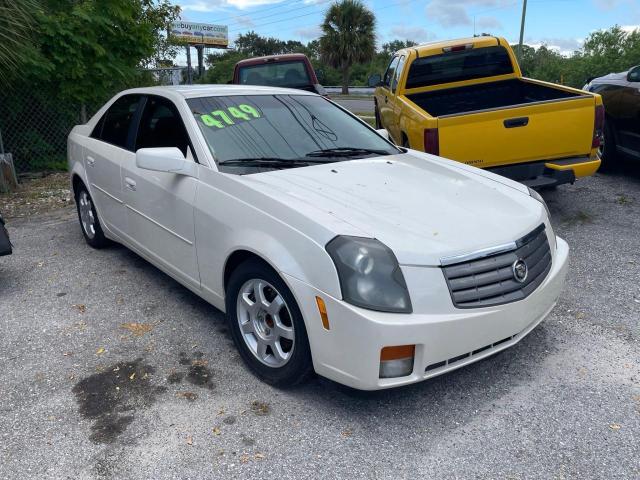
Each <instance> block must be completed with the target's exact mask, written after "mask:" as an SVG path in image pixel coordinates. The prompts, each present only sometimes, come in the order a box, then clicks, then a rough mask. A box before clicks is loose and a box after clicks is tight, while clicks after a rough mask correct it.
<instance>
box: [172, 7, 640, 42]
mask: <svg viewBox="0 0 640 480" xmlns="http://www.w3.org/2000/svg"><path fill="white" fill-rule="evenodd" d="M331 1H332V0H174V3H175V4H177V5H180V7H181V8H182V19H183V20H186V21H191V22H201V23H214V24H220V25H228V28H229V39H230V41H233V39H234V38H235V37H237V35H238V34H241V33H246V32H247V31H250V30H254V31H255V32H257V33H258V34H260V35H263V36H271V37H277V38H280V39H282V40H299V41H301V42H303V43H306V42H308V41H310V40H313V39H315V38H318V37H319V35H320V29H319V24H320V23H321V22H322V19H323V13H324V12H325V10H326V9H327V7H328V6H329V5H330V3H331ZM364 3H365V5H366V6H367V7H368V8H369V9H371V10H372V11H373V12H374V14H375V16H376V21H377V26H376V36H377V43H378V46H380V45H382V44H383V43H385V42H387V41H389V40H393V39H401V40H405V39H410V40H414V41H416V42H426V41H432V40H444V39H451V38H458V37H466V36H471V35H473V34H474V32H475V33H478V34H479V33H490V34H493V35H498V36H503V37H506V38H507V39H508V40H509V41H511V42H512V43H516V42H517V40H518V37H519V32H520V19H521V15H522V0H364ZM616 24H617V25H620V26H623V27H626V28H628V29H632V28H636V27H638V28H640V0H528V3H527V16H526V26H525V42H526V43H527V44H529V45H533V46H538V45H541V44H547V45H549V46H551V47H554V48H556V49H558V50H559V51H561V52H562V53H564V54H568V53H570V52H572V51H574V50H575V49H577V48H579V47H580V45H581V42H582V40H583V39H584V38H585V37H586V36H587V35H588V34H589V32H592V31H595V30H598V29H606V28H609V27H611V26H613V25H616Z"/></svg>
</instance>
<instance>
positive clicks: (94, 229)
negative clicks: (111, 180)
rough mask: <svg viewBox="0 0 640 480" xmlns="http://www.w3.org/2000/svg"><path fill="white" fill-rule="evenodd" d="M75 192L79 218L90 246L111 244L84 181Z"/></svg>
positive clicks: (99, 246)
mask: <svg viewBox="0 0 640 480" xmlns="http://www.w3.org/2000/svg"><path fill="white" fill-rule="evenodd" d="M75 194H76V209H77V211H78V220H79V221H80V229H81V230H82V235H84V239H85V241H86V242H87V244H89V246H91V247H93V248H97V249H100V248H104V247H107V246H109V245H110V244H111V242H110V241H109V239H108V238H107V237H105V236H104V232H103V231H102V226H101V225H100V219H99V218H98V212H97V211H96V207H95V206H94V204H93V199H92V198H91V195H90V194H89V192H88V190H87V187H85V186H84V185H83V184H82V183H81V184H79V186H78V188H77V190H76V192H75Z"/></svg>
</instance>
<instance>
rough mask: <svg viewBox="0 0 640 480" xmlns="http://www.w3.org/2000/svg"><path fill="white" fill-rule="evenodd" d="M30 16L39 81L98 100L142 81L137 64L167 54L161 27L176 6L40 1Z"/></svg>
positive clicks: (65, 94) (61, 92)
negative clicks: (40, 7)
mask: <svg viewBox="0 0 640 480" xmlns="http://www.w3.org/2000/svg"><path fill="white" fill-rule="evenodd" d="M41 4H42V7H43V8H42V9H41V10H39V11H38V13H37V14H36V15H35V25H36V26H37V30H36V32H35V33H36V35H35V36H34V38H35V40H36V41H37V43H36V49H37V53H38V54H37V56H36V57H35V58H34V59H33V60H32V65H33V66H34V68H37V70H39V71H40V73H44V75H42V74H41V75H36V78H37V80H38V81H39V82H41V83H43V84H45V85H47V86H49V87H50V88H52V89H53V90H55V91H56V95H57V96H58V97H59V98H60V99H65V100H67V101H73V102H76V103H88V104H96V103H101V102H104V100H105V99H106V98H108V96H110V95H112V94H114V93H115V92H116V91H117V90H119V89H122V88H126V87H129V86H135V85H139V84H140V83H141V82H143V83H144V82H148V81H149V79H148V77H145V76H144V73H143V72H142V68H144V67H147V66H150V65H153V64H155V63H156V62H157V61H158V60H160V59H163V58H165V57H166V56H168V55H171V54H172V53H173V52H172V51H171V45H170V43H169V42H168V41H167V39H166V37H165V34H164V32H166V31H167V29H168V27H169V25H170V23H171V21H173V20H174V19H175V18H177V16H178V14H179V11H180V10H179V8H178V7H174V6H172V5H171V4H170V3H169V2H168V0H159V1H155V0H109V1H108V2H104V1H102V0H80V1H78V0H45V1H42V2H41Z"/></svg>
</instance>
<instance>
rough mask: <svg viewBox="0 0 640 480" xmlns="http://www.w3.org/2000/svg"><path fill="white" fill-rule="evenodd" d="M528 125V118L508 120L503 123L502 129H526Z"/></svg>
mask: <svg viewBox="0 0 640 480" xmlns="http://www.w3.org/2000/svg"><path fill="white" fill-rule="evenodd" d="M527 125H529V117H520V118H508V119H507V120H505V121H504V128H517V127H526V126H527Z"/></svg>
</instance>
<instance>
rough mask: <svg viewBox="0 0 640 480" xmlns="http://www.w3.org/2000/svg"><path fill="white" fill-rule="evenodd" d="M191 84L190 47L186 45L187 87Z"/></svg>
mask: <svg viewBox="0 0 640 480" xmlns="http://www.w3.org/2000/svg"><path fill="white" fill-rule="evenodd" d="M192 83H193V77H192V76H191V45H188V44H187V85H191V84H192Z"/></svg>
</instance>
